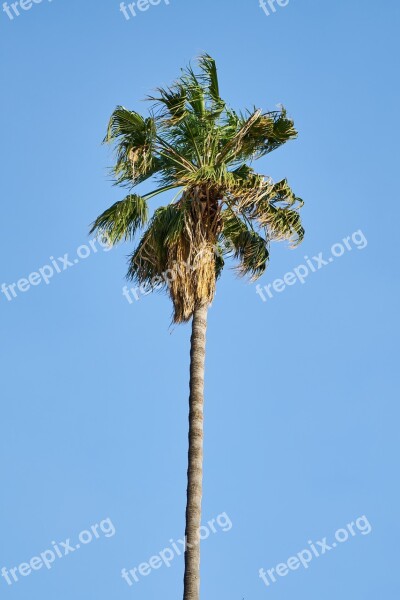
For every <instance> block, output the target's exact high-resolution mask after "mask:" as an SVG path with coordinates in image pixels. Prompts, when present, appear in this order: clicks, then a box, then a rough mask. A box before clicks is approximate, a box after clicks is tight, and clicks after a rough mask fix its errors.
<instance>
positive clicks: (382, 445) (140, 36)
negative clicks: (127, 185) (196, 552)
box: [0, 0, 400, 600]
mask: <svg viewBox="0 0 400 600" xmlns="http://www.w3.org/2000/svg"><path fill="white" fill-rule="evenodd" d="M25 2H26V0H25ZM398 11H399V8H398V3H397V2H396V0H386V1H385V2H374V1H372V0H354V1H353V2H345V1H343V0H340V1H338V2H326V1H325V2H321V0H318V1H317V0H304V1H303V2H301V1H300V0H290V2H289V4H288V5H287V6H285V7H278V6H277V10H276V12H275V13H272V12H271V14H270V16H267V15H266V14H265V13H264V12H263V11H262V10H261V8H260V7H259V5H258V0H242V1H239V0H231V1H228V0H224V1H219V2H216V1H215V0H202V1H201V2H195V1H193V0H190V1H188V0H171V2H170V4H169V5H166V4H165V2H164V0H162V2H161V4H160V5H159V6H152V7H151V8H150V9H149V10H147V11H146V12H138V14H137V16H136V17H132V18H131V19H130V20H127V19H125V17H124V16H123V14H122V13H121V12H120V11H119V2H118V1H117V0H102V2H99V1H95V0H85V1H84V2H82V0H80V1H78V0H68V2H67V0H54V1H53V2H52V3H49V2H47V0H44V1H43V2H42V3H41V4H34V5H32V8H31V9H30V10H22V9H20V13H21V14H20V16H18V17H15V18H14V19H13V20H11V19H10V18H9V17H8V16H7V14H6V13H5V12H1V13H0V47H1V81H2V93H1V96H0V106H1V137H0V144H1V148H2V162H1V165H2V166H1V170H2V176H1V179H0V186H1V198H2V218H1V221H0V253H1V257H2V259H1V272H0V280H1V281H0V284H2V283H5V284H8V285H10V284H12V283H16V282H18V281H19V280H20V279H24V278H27V277H28V276H29V275H30V274H32V273H35V272H38V270H39V269H40V268H41V267H42V266H44V265H46V264H51V263H49V261H50V257H54V260H56V259H58V257H64V255H65V254H66V253H68V254H69V257H68V260H72V261H73V260H74V259H75V258H76V256H77V249H78V248H79V247H80V246H81V245H82V244H85V243H87V242H88V225H89V224H90V222H91V221H92V220H93V218H94V217H95V216H96V215H97V214H98V213H99V212H100V211H102V210H103V209H104V208H105V207H106V206H108V205H110V204H111V203H112V202H114V201H116V200H118V199H121V197H122V195H123V193H124V191H123V190H122V191H120V190H118V189H116V188H113V187H112V186H111V184H110V181H109V180H108V176H107V167H108V166H109V165H110V164H111V154H110V153H109V151H108V150H107V149H106V148H104V147H102V146H101V144H100V142H101V139H102V136H103V135H104V131H105V126H106V123H107V120H108V117H109V115H110V113H111V112H112V110H113V109H114V107H115V105H117V104H123V105H126V106H127V107H130V108H132V109H135V110H140V111H144V110H146V104H145V103H143V102H142V101H141V100H142V99H143V98H144V97H145V95H146V94H147V93H148V92H151V91H152V90H153V89H154V88H155V87H157V86H158V85H161V84H168V83H169V82H171V81H172V80H173V79H174V77H175V76H176V75H178V74H179V69H180V67H181V66H184V65H185V64H186V63H187V62H188V61H189V60H190V59H192V58H194V57H196V56H197V55H198V54H199V53H200V52H201V51H207V52H208V53H210V54H212V55H213V56H214V57H215V58H216V59H217V61H218V66H219V70H220V78H221V88H222V93H223V96H224V97H226V98H227V99H229V101H230V102H231V104H232V105H233V106H234V107H236V108H238V109H240V108H244V107H252V106H253V105H254V104H255V105H257V106H260V107H262V108H264V109H274V108H275V106H276V104H278V103H283V104H284V105H285V106H286V107H287V109H288V111H289V113H290V115H291V116H293V118H294V119H295V123H296V125H297V127H298V129H299V132H300V135H299V139H298V140H297V141H295V142H291V143H290V144H287V145H286V146H284V147H283V148H281V149H280V150H278V151H276V152H275V153H273V154H272V155H270V156H269V157H268V158H266V159H263V160H262V161H260V164H259V165H258V166H257V168H258V169H259V170H260V171H261V172H263V173H266V174H269V175H271V176H272V177H273V178H274V179H279V178H282V177H284V176H287V177H288V179H289V181H290V183H291V185H292V186H293V188H294V189H295V191H296V193H297V194H298V195H300V196H301V197H303V198H304V199H305V202H306V204H305V207H304V210H303V219H304V224H305V227H306V230H307V235H306V239H305V241H304V244H303V245H302V246H301V247H299V248H298V249H296V250H290V249H288V248H287V247H286V246H285V245H283V244H277V245H275V246H273V248H272V260H271V264H270V267H269V270H268V272H267V273H266V274H265V275H264V276H263V277H262V279H261V281H260V282H259V283H260V284H261V285H262V286H263V287H264V286H268V284H272V283H273V282H274V281H275V280H276V279H277V278H278V279H282V278H283V276H285V274H286V273H288V272H293V269H294V268H296V267H297V266H298V265H300V264H302V263H304V260H305V259H304V256H308V257H310V259H311V257H312V256H315V255H318V254H319V253H320V252H322V253H323V256H324V257H325V258H324V260H327V258H329V257H331V251H330V249H331V246H332V245H333V244H335V243H339V242H341V240H343V239H344V238H346V237H347V236H351V235H352V234H353V233H354V232H356V231H359V230H361V231H362V233H363V235H364V236H365V239H366V240H367V242H368V243H367V245H366V247H364V248H363V249H361V246H360V247H359V248H357V247H356V245H354V243H353V245H352V246H351V248H352V249H351V250H350V249H347V248H345V251H344V253H343V256H341V257H338V258H335V260H333V262H331V263H329V262H328V265H326V266H324V267H323V268H321V269H319V270H318V271H316V272H315V273H311V274H310V275H309V277H308V278H307V279H306V282H305V283H304V285H301V283H300V282H299V281H297V282H296V283H295V284H293V285H290V286H287V288H286V289H285V290H283V291H281V292H276V291H274V297H273V298H269V297H268V296H267V297H266V302H263V301H262V299H261V298H260V297H259V296H258V295H257V294H256V290H255V286H252V285H248V284H246V283H245V282H243V281H240V280H237V279H236V278H235V276H234V275H233V274H232V272H230V271H229V270H228V271H226V273H225V275H224V277H223V279H222V281H221V282H220V285H219V288H218V293H217V297H216V300H215V303H214V305H213V307H212V309H211V311H210V323H209V333H208V356H207V381H206V387H207V390H206V410H205V417H206V423H205V427H206V429H205V481H204V503H203V508H204V521H205V522H207V521H208V520H209V519H212V518H215V517H216V516H217V515H219V514H221V513H223V512H226V513H227V515H228V516H229V518H230V520H231V522H232V525H233V526H232V529H231V530H230V531H226V532H223V531H222V530H221V529H219V530H218V531H217V533H216V534H212V535H210V537H209V539H208V540H207V541H204V543H203V558H202V578H203V579H202V597H203V598H204V599H206V598H207V600H214V599H221V598H224V599H229V600H242V599H243V598H245V600H263V599H264V598H268V597H270V598H274V599H276V600H281V599H287V598H294V597H296V598H309V599H314V598H320V597H322V596H323V597H324V598H325V600H336V599H337V598H338V597H340V598H344V599H349V600H350V599H351V600H375V599H376V598H394V597H396V596H397V595H398V593H399V587H400V586H399V583H398V574H397V572H398V559H399V555H398V554H399V553H398V541H397V534H398V515H397V506H398V504H399V497H398V489H397V478H398V465H397V464H396V463H397V461H396V458H397V455H398V452H399V448H398V425H397V423H398V417H399V410H398V402H397V400H398V397H399V394H398V376H397V361H396V362H395V360H396V354H397V353H398V334H399V332H398V325H397V317H398V300H397V299H396V296H397V295H398V291H399V283H398V281H397V280H396V271H397V266H398V264H397V260H395V256H396V253H397V251H398V226H397V225H398V220H399V214H398V212H399V210H398V202H397V198H396V196H397V194H398V192H397V181H396V171H397V169H396V167H398V160H396V159H398V139H399V136H398V133H399V132H398V117H397V111H398V102H399V93H398V92H399V88H398V82H396V77H395V73H396V72H397V66H396V64H397V59H396V52H397V50H398V48H397V44H396V38H398V30H399V12H398ZM166 200H168V197H167V198H166ZM355 239H358V240H359V239H361V238H360V235H359V236H358V238H357V237H356V238H355ZM351 242H352V240H350V241H348V244H349V245H351ZM362 245H363V244H362ZM364 245H365V244H364ZM336 251H337V252H340V251H341V250H340V248H339V247H336ZM80 252H81V253H84V252H85V250H81V251H80ZM128 252H129V248H128V247H127V246H125V247H120V248H118V249H115V250H113V251H112V252H103V251H102V250H101V249H100V250H98V251H97V252H94V251H93V252H91V255H90V256H88V258H86V259H85V260H83V259H82V260H80V261H79V263H77V264H74V266H72V267H70V268H68V269H67V270H66V271H62V272H61V273H57V272H55V274H54V276H53V278H52V279H51V280H50V283H49V285H45V283H44V282H42V283H40V284H38V285H31V288H30V289H28V290H27V291H25V292H21V291H20V290H18V289H17V288H14V291H15V289H17V292H18V293H17V297H16V298H13V299H12V300H11V301H8V300H7V297H6V295H5V294H4V293H1V294H0V318H1V337H2V344H1V367H2V372H3V374H2V379H1V399H2V403H1V435H0V438H1V452H2V461H1V462H2V470H1V489H2V492H1V497H0V509H1V510H0V512H1V517H0V518H1V551H0V569H1V568H2V567H6V568H7V570H8V572H9V570H10V569H12V568H14V567H18V566H19V565H21V564H22V563H26V562H29V561H30V560H31V558H33V557H37V556H38V555H39V554H40V553H42V552H43V551H45V550H46V549H50V548H51V547H52V545H51V544H52V542H53V541H55V542H61V541H65V540H66V539H67V538H71V544H74V545H76V543H77V538H78V534H79V533H80V532H81V531H83V530H87V529H88V528H90V526H91V525H93V524H96V523H97V524H99V523H100V522H101V521H103V520H104V519H107V518H110V519H111V521H112V524H113V525H114V527H115V535H109V537H108V538H107V537H106V536H105V534H102V535H101V536H100V539H94V540H93V542H92V543H90V544H87V545H85V546H84V547H82V548H80V549H79V551H75V552H74V553H73V554H72V553H70V554H69V555H68V556H65V557H63V559H62V560H61V559H59V558H56V559H55V561H54V564H53V565H52V568H51V569H50V570H47V569H46V568H45V567H43V568H42V569H40V570H37V571H34V572H32V573H31V574H29V575H27V576H25V577H24V576H20V575H19V576H18V577H19V581H18V582H17V583H15V582H14V584H13V585H11V586H10V585H8V584H7V582H6V579H5V578H3V577H1V578H0V588H1V590H0V596H1V598H10V599H12V600H26V599H27V598H31V599H33V598H35V599H36V598H41V599H43V600H50V599H53V598H55V597H57V598H58V600H64V599H65V600H66V599H70V598H77V599H81V598H88V599H92V598H96V599H98V600H106V599H108V598H113V599H114V600H117V599H118V600H124V599H129V598H140V599H141V600H153V599H154V598H157V597H162V598H163V599H164V600H176V598H179V597H180V596H181V592H182V574H183V563H182V560H181V559H180V558H176V559H175V560H174V561H173V563H172V566H171V567H170V568H169V569H168V568H166V567H165V566H164V567H163V568H160V569H157V570H154V572H152V573H151V574H150V575H148V576H146V577H145V576H143V577H141V579H140V581H139V583H136V584H135V586H132V587H129V586H128V585H127V583H126V582H125V581H124V580H123V579H122V578H121V569H122V568H123V567H126V568H128V569H130V568H133V567H135V566H138V565H139V564H140V563H142V562H146V561H147V560H148V559H149V557H151V556H152V555H156V554H157V553H159V552H160V551H161V550H163V548H164V547H166V546H168V544H169V540H170V539H173V540H177V539H178V538H179V537H181V535H182V533H183V527H184V507H185V487H186V445H187V396H188V361H189V334H190V329H189V327H188V326H183V327H176V328H170V327H169V323H170V314H171V307H170V305H169V301H168V300H167V298H165V297H162V296H160V295H154V296H147V297H142V298H141V299H140V301H138V302H137V301H134V302H133V304H132V305H130V304H129V303H128V302H127V301H126V299H124V298H123V296H122V286H123V285H124V274H125V269H126V255H127V254H128ZM56 264H57V266H58V268H59V269H60V265H61V262H60V261H59V262H56ZM61 268H63V267H62V266H61ZM54 269H55V266H54ZM289 280H290V278H289ZM33 281H34V283H36V284H37V283H38V280H37V279H36V280H35V277H33ZM24 285H25V287H26V283H25V284H24V283H22V284H21V286H22V287H23V288H24ZM275 285H276V286H277V287H278V288H279V285H280V284H279V283H278V284H275ZM8 289H9V288H8ZM269 289H270V290H271V289H273V288H269ZM362 515H366V516H367V518H368V520H369V522H370V524H371V525H372V532H371V533H370V534H369V535H362V533H361V532H360V531H358V533H357V535H355V536H354V537H351V539H349V541H348V542H346V543H343V544H340V545H338V547H337V548H336V549H335V550H332V551H330V552H328V553H327V554H325V555H324V556H322V557H320V558H318V559H317V558H315V559H314V560H313V561H312V563H311V564H310V566H309V568H308V569H304V568H302V567H301V568H299V569H298V570H296V571H293V572H290V573H289V574H288V575H287V576H286V577H280V578H279V580H278V581H277V583H275V584H274V585H270V586H269V587H266V586H265V584H264V583H263V582H262V580H261V579H260V578H259V569H260V568H261V567H263V568H264V569H266V570H267V569H270V568H272V567H275V566H276V565H277V564H278V563H282V562H286V561H287V559H288V558H289V557H291V556H293V555H295V554H296V553H298V552H299V551H301V550H302V549H304V548H306V547H307V544H308V540H313V541H314V542H315V541H316V540H321V539H322V538H324V537H327V538H328V542H329V540H332V536H333V534H334V533H335V531H336V530H337V529H338V528H341V527H344V526H346V525H347V524H348V523H350V522H351V521H354V520H355V519H356V518H357V517H360V516H362ZM103 525H104V524H103ZM103 528H104V529H107V528H106V527H105V526H104V527H103ZM108 531H109V532H110V528H109V529H108ZM25 568H26V567H25ZM22 570H24V567H23V568H22Z"/></svg>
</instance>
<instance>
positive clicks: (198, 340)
mask: <svg viewBox="0 0 400 600" xmlns="http://www.w3.org/2000/svg"><path fill="white" fill-rule="evenodd" d="M207 310H208V306H207V304H200V305H199V306H197V307H196V309H195V311H194V313H193V322H192V337H191V348H190V397H189V465H188V483H187V504H186V529H185V536H186V550H185V578H184V593H183V600H199V598H200V537H199V535H200V525H201V498H202V491H203V405H204V363H205V354H206V329H207Z"/></svg>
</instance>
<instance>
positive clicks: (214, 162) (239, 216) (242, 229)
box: [91, 54, 304, 600]
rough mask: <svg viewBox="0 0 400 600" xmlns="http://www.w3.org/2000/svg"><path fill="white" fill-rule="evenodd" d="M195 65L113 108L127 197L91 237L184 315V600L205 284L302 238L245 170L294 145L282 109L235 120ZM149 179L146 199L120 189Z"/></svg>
mask: <svg viewBox="0 0 400 600" xmlns="http://www.w3.org/2000/svg"><path fill="white" fill-rule="evenodd" d="M198 67H199V69H198V73H197V74H196V73H195V72H194V70H193V69H192V67H190V66H189V67H188V68H186V69H184V70H183V71H182V75H181V77H180V78H179V79H178V80H177V81H176V82H175V83H174V84H173V85H172V87H170V88H159V89H158V90H157V97H149V98H148V100H150V101H151V102H152V105H151V109H150V112H149V116H148V117H147V118H144V117H142V116H141V115H140V114H138V113H137V112H134V111H130V110H128V109H126V108H124V107H122V106H118V107H117V108H116V109H115V111H114V113H113V114H112V116H111V119H110V122H109V126H108V131H107V135H106V137H105V142H109V143H112V144H114V146H115V150H116V163H115V166H114V167H113V176H114V179H115V183H116V184H119V185H121V186H125V187H128V188H129V194H128V195H127V196H126V197H125V199H124V200H122V201H120V202H117V203H116V204H114V205H113V206H111V207H110V208H109V209H107V210H106V211H105V212H104V213H103V214H101V215H100V216H99V217H98V218H97V219H96V221H95V222H94V223H93V226H92V229H91V233H93V232H94V231H96V232H98V233H99V234H101V235H106V236H107V238H108V240H109V241H110V242H111V243H112V244H116V243H117V242H120V241H121V240H133V239H136V240H137V243H136V247H135V250H134V251H133V253H132V254H131V256H130V257H129V270H128V275H127V276H128V278H129V279H130V280H133V281H135V282H136V283H138V284H139V285H141V286H143V288H142V289H149V290H150V289H155V288H160V287H161V288H163V289H164V290H165V291H166V292H167V293H168V295H169V296H170V298H171V300H172V304H173V321H174V322H175V323H182V322H186V321H189V320H190V319H192V336H191V353H190V361H191V362H190V396H189V455H188V474H187V476H188V480H187V508H186V531H185V535H186V549H185V577H184V600H198V599H199V593H200V540H199V529H200V520H201V499H202V474H203V402H204V362H205V345H206V327H207V312H208V307H209V306H210V304H211V302H212V300H213V298H214V294H215V286H216V281H217V279H218V278H219V276H220V275H221V272H222V270H223V267H224V264H225V259H226V258H228V257H231V258H233V259H234V260H236V262H237V267H236V268H237V270H238V273H239V274H240V275H243V276H245V275H248V276H250V278H251V279H253V280H255V279H257V278H258V277H259V276H260V275H262V273H264V271H265V269H266V267H267V264H268V260H269V245H270V242H271V241H273V240H285V239H287V240H290V241H291V242H292V244H293V245H296V244H297V243H299V242H300V241H301V240H302V238H303V235H304V231H303V228H302V225H301V220H300V215H299V211H298V209H299V208H300V206H301V205H302V201H301V200H300V198H298V197H296V196H295V194H294V193H293V191H292V190H291V188H290V187H289V185H288V183H287V181H286V179H284V180H283V181H279V182H278V183H274V182H273V181H272V180H271V178H269V177H266V176H264V175H260V174H257V173H256V172H255V171H254V170H253V169H252V168H251V166H249V164H248V163H249V162H250V163H251V162H252V161H253V160H255V159H257V158H260V157H262V156H265V155H266V154H268V153H269V152H271V151H272V150H275V149H276V148H279V146H281V145H282V144H284V143H285V142H287V141H288V140H291V139H294V138H295V137H296V136H297V132H296V130H295V128H294V124H293V121H292V120H291V119H289V118H288V116H287V114H286V111H285V109H284V108H283V107H282V108H281V109H280V110H276V111H272V112H263V111H262V110H260V109H254V110H250V111H247V112H245V113H238V112H235V111H234V110H232V109H231V108H229V107H228V105H227V104H226V103H225V102H224V100H222V98H221V96H220V92H219V83H218V76H217V69H216V65H215V61H214V60H213V59H212V58H211V57H210V56H208V55H207V54H204V55H202V56H201V57H200V58H199V61H198ZM149 179H153V180H154V181H155V189H154V191H152V192H150V193H146V194H144V195H138V194H136V193H132V189H133V188H136V186H137V185H139V184H141V183H143V182H144V181H147V180H149ZM172 190H176V194H175V195H174V196H173V197H172V198H171V199H170V203H169V204H167V205H166V206H162V207H161V208H157V209H156V210H154V211H153V214H152V215H151V216H150V217H149V201H150V200H151V199H152V198H154V197H155V196H157V195H158V194H162V193H164V192H172ZM171 196H172V194H171ZM140 230H143V231H142V234H141V237H138V238H137V237H136V236H137V234H138V232H139V231H140Z"/></svg>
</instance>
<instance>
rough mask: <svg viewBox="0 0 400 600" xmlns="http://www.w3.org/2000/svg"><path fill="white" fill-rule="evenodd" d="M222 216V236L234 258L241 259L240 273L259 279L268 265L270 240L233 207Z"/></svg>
mask: <svg viewBox="0 0 400 600" xmlns="http://www.w3.org/2000/svg"><path fill="white" fill-rule="evenodd" d="M222 216H223V229H222V233H221V236H222V238H223V240H224V246H225V248H226V249H227V250H228V251H229V250H231V251H232V252H233V256H234V258H235V259H236V260H239V267H238V270H239V273H240V274H241V275H250V276H251V278H252V279H253V280H254V279H258V277H260V276H261V275H262V274H263V273H264V271H265V269H266V268H267V265H268V261H269V249H268V246H269V244H268V240H266V239H265V238H263V237H262V236H261V235H260V234H259V233H257V231H255V230H254V229H252V228H250V227H249V226H248V225H247V224H246V223H245V222H244V221H243V220H242V219H241V218H240V217H239V216H238V215H236V214H235V212H234V211H233V210H232V209H230V208H227V209H226V210H225V211H224V212H223V215H222Z"/></svg>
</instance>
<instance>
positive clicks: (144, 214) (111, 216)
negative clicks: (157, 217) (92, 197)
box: [90, 194, 148, 244]
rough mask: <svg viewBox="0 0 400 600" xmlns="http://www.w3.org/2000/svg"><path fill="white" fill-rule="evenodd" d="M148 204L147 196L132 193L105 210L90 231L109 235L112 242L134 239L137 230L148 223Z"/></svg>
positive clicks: (108, 237)
mask: <svg viewBox="0 0 400 600" xmlns="http://www.w3.org/2000/svg"><path fill="white" fill-rule="evenodd" d="M147 219H148V206H147V201H146V199H145V198H142V197H141V196H137V195H136V194H130V195H129V196H127V197H126V198H125V199H124V200H121V201H119V202H116V203H115V204H113V205H112V206H111V207H110V208H108V209H107V210H105V211H104V212H103V213H102V214H101V215H100V216H99V217H97V219H96V220H95V222H94V223H93V224H92V227H91V230H90V233H91V234H92V233H94V232H95V231H96V232H99V233H101V234H104V235H106V236H107V239H108V240H109V241H110V243H111V244H116V243H117V242H119V241H121V240H122V239H125V240H130V239H133V237H134V235H135V233H136V231H137V230H138V229H140V228H142V227H144V225H145V224H146V223H147Z"/></svg>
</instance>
